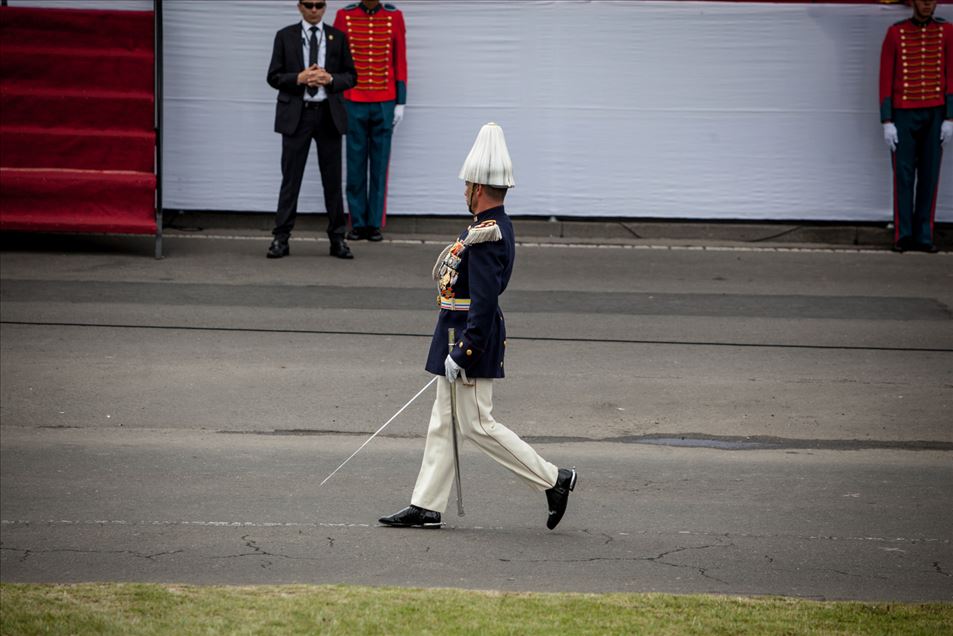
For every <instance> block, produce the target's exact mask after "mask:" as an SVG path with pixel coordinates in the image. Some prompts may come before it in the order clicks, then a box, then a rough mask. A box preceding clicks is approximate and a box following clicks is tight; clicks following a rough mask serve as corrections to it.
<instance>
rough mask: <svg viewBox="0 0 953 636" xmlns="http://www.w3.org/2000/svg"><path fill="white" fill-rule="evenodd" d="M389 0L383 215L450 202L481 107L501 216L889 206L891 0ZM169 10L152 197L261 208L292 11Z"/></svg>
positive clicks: (269, 177)
mask: <svg viewBox="0 0 953 636" xmlns="http://www.w3.org/2000/svg"><path fill="white" fill-rule="evenodd" d="M396 3H397V5H398V7H399V8H400V9H401V10H402V11H403V12H404V15H405V18H406V22H407V40H408V59H409V78H408V83H407V85H408V100H407V101H408V106H407V112H406V117H405V119H404V122H403V123H402V124H401V125H400V127H399V128H398V129H397V131H396V133H395V136H394V142H393V152H392V156H391V170H390V179H389V197H388V214H452V213H459V212H461V211H463V206H464V202H463V194H462V193H463V185H462V183H460V182H459V181H458V180H457V172H458V170H459V168H460V165H461V164H462V162H463V159H464V157H465V156H466V154H467V151H468V150H469V148H470V145H471V144H472V142H473V139H474V138H475V136H476V133H477V131H478V130H479V127H480V126H481V125H482V124H484V123H486V122H488V121H495V122H497V123H499V124H501V125H502V126H503V128H504V130H505V132H506V137H507V141H508V143H509V146H510V152H511V154H512V156H513V161H514V165H515V172H516V182H517V187H516V188H515V189H514V190H513V191H512V192H511V194H510V196H509V197H508V198H507V207H508V209H509V210H510V212H511V213H513V214H517V215H540V216H550V215H555V216H558V217H577V216H578V217H592V216H601V217H643V218H644V217H660V218H695V219H702V218H707V219H778V220H811V221H823V220H856V221H886V220H889V219H890V218H891V217H892V212H891V210H892V202H891V190H892V185H891V183H892V179H891V171H890V161H889V155H888V152H887V150H886V149H885V147H884V144H883V141H882V134H881V127H880V123H879V119H878V103H877V101H878V96H877V75H878V65H879V54H880V45H881V42H882V40H883V36H884V33H885V31H886V29H887V27H888V26H889V25H890V24H891V23H893V22H895V21H897V20H900V19H903V18H905V17H908V16H909V15H910V13H911V11H910V9H909V8H908V7H906V6H902V5H901V6H881V5H876V4H871V5H837V4H834V5H824V4H810V3H804V4H796V3H783V4H769V3H766V4H748V3H742V4H739V3H734V2H724V3H720V2H635V1H609V0H604V1H603V0H586V1H583V0H556V1H545V2H544V1H534V0H520V1H513V0H506V1H493V0H482V1H471V2H446V1H431V0H397V1H396ZM345 4H347V3H345V2H331V3H330V4H329V6H328V10H327V13H326V14H325V21H326V22H329V23H330V22H333V20H334V14H335V12H336V11H337V9H339V8H341V7H343V6H345ZM74 6H75V3H74ZM163 6H164V12H165V20H164V30H165V56H164V63H165V83H164V89H165V126H164V153H163V159H164V177H165V180H164V206H165V207H166V208H169V209H184V210H238V211H272V210H274V209H275V204H276V201H277V196H278V186H279V181H280V178H281V175H280V169H279V157H280V148H281V140H280V136H279V135H277V134H276V133H274V132H272V126H273V121H274V104H275V91H274V90H273V89H272V88H271V87H269V86H268V85H267V84H266V83H265V73H266V69H267V66H268V61H269V58H270V55H271V45H272V41H273V38H274V34H275V31H277V30H278V29H279V28H281V27H283V26H285V25H287V24H291V23H292V22H295V21H296V20H298V19H299V18H300V15H299V14H298V12H297V9H296V2H295V0H242V1H234V2H222V1H221V0H165V1H164V3H163ZM951 11H953V9H951V8H950V6H949V5H942V4H941V5H940V6H939V8H938V15H941V16H944V17H946V18H947V19H953V15H945V14H949V13H951ZM947 154H949V152H948V153H947ZM320 183H321V181H320V177H319V174H318V170H317V158H316V155H315V154H312V158H311V159H310V160H309V165H308V171H307V175H306V182H305V185H304V187H303V188H302V193H301V199H300V209H301V211H302V212H318V211H323V203H322V200H321V185H320ZM937 205H938V210H937V220H939V221H946V222H953V160H951V158H949V157H948V159H947V162H946V164H945V165H944V166H943V168H942V174H941V182H940V193H939V197H938V203H937Z"/></svg>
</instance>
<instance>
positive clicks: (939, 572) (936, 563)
mask: <svg viewBox="0 0 953 636" xmlns="http://www.w3.org/2000/svg"><path fill="white" fill-rule="evenodd" d="M933 569H934V570H936V571H937V573H938V574H942V575H943V576H953V574H950V573H949V572H944V571H943V568H941V567H940V562H939V561H934V562H933Z"/></svg>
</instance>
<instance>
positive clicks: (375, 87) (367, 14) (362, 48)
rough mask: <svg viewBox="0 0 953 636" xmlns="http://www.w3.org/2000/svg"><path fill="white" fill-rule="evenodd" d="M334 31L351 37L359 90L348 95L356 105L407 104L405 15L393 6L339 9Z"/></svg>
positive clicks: (356, 5)
mask: <svg viewBox="0 0 953 636" xmlns="http://www.w3.org/2000/svg"><path fill="white" fill-rule="evenodd" d="M334 27H335V28H336V29H340V30H342V31H344V32H345V33H347V39H348V42H349V43H350V44H351V55H352V56H353V57H354V66H355V67H356V69H357V86H355V87H354V88H352V89H350V90H347V91H345V92H344V98H345V99H349V100H351V101H353V102H386V101H390V100H396V102H397V103H398V104H405V103H407V44H406V29H405V28H404V14H403V13H401V12H400V10H399V9H397V7H395V6H394V5H392V4H385V3H383V2H382V3H380V4H378V5H377V6H375V7H374V8H373V9H367V7H366V6H365V5H364V4H363V3H360V2H358V3H356V4H351V5H348V6H346V7H344V8H343V9H339V10H338V12H337V15H336V16H335V17H334Z"/></svg>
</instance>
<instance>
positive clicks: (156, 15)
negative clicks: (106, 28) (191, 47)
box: [153, 0, 162, 259]
mask: <svg viewBox="0 0 953 636" xmlns="http://www.w3.org/2000/svg"><path fill="white" fill-rule="evenodd" d="M153 24H154V37H155V42H154V50H155V61H154V64H155V73H154V75H155V100H154V107H155V133H156V149H155V153H156V155H155V166H156V258H157V259H160V258H162V0H153Z"/></svg>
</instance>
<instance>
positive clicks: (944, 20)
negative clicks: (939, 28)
mask: <svg viewBox="0 0 953 636" xmlns="http://www.w3.org/2000/svg"><path fill="white" fill-rule="evenodd" d="M933 21H934V22H946V21H947V19H946V18H937V17H934V18H933Z"/></svg>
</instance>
